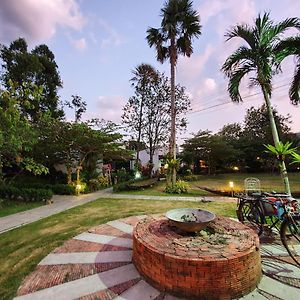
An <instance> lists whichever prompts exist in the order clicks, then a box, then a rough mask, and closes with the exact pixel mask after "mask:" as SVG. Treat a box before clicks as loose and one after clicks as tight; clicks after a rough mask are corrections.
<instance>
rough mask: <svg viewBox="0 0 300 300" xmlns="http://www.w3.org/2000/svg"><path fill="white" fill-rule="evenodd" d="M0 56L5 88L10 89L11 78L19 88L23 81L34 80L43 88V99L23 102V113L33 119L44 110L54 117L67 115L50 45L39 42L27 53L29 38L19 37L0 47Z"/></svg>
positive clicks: (31, 81)
mask: <svg viewBox="0 0 300 300" xmlns="http://www.w3.org/2000/svg"><path fill="white" fill-rule="evenodd" d="M0 58H1V60H2V72H3V73H2V76H1V77H2V81H3V84H4V86H5V88H6V89H9V88H10V84H9V81H12V82H13V83H14V85H15V88H17V89H22V84H23V83H27V84H30V83H34V84H36V85H37V86H41V87H43V91H42V94H41V99H39V100H38V99H31V104H32V105H31V106H30V107H28V106H24V105H23V103H22V102H21V103H20V105H21V106H20V107H21V110H22V113H23V114H24V115H27V117H28V118H30V119H31V120H32V121H34V122H36V121H38V120H39V118H40V117H41V115H42V114H43V113H45V112H48V113H50V115H51V116H52V117H54V118H61V117H63V116H64V112H63V110H62V108H61V107H60V106H59V97H58V89H59V88H60V87H62V81H61V79H60V75H59V72H58V67H57V64H56V62H55V57H54V54H53V53H52V51H51V50H50V49H49V48H48V46H47V45H39V46H37V47H35V48H34V49H33V50H32V51H31V52H28V46H27V43H26V41H25V40H24V39H22V38H19V39H17V40H15V41H13V42H12V43H11V44H10V45H9V47H7V46H4V45H2V46H1V47H0Z"/></svg>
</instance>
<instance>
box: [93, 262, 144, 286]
mask: <svg viewBox="0 0 300 300" xmlns="http://www.w3.org/2000/svg"><path fill="white" fill-rule="evenodd" d="M98 275H99V278H100V279H101V281H102V282H103V283H104V284H105V285H106V286H107V287H112V286H114V285H117V284H120V283H123V282H126V281H129V280H132V279H137V278H140V274H139V273H138V271H137V270H136V268H135V266H134V265H133V264H129V265H126V266H123V267H120V268H116V269H113V270H109V271H107V272H103V273H99V274H98Z"/></svg>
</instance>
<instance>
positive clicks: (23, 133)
mask: <svg viewBox="0 0 300 300" xmlns="http://www.w3.org/2000/svg"><path fill="white" fill-rule="evenodd" d="M40 92H41V89H40V88H38V87H37V86H35V85H34V84H30V85H27V84H25V83H23V84H22V90H21V91H20V90H18V89H15V87H14V85H13V84H12V82H10V89H9V90H0V176H1V179H2V178H3V174H2V167H3V166H6V167H11V166H17V167H19V168H21V169H26V170H28V171H31V172H33V173H34V174H41V173H47V172H48V170H47V168H44V167H43V165H40V164H37V163H36V162H35V161H34V160H33V159H30V158H29V157H27V156H26V155H27V153H28V152H29V151H30V150H31V149H32V147H33V145H34V144H35V143H37V140H38V133H37V131H36V129H35V127H34V126H33V125H32V124H31V123H30V122H29V120H28V119H27V118H25V117H24V116H23V115H22V114H21V112H20V110H19V107H20V99H22V101H23V105H28V106H30V103H31V100H32V99H39V97H40V95H39V93H40Z"/></svg>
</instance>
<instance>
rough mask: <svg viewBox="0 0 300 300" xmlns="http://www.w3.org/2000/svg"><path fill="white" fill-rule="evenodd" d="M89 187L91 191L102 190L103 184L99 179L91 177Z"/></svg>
mask: <svg viewBox="0 0 300 300" xmlns="http://www.w3.org/2000/svg"><path fill="white" fill-rule="evenodd" d="M88 188H89V191H90V192H95V191H98V190H100V188H101V184H100V182H99V181H98V179H90V180H89V182H88Z"/></svg>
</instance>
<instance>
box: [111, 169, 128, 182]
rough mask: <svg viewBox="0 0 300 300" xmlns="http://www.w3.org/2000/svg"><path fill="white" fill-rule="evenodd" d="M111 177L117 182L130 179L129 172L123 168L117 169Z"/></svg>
mask: <svg viewBox="0 0 300 300" xmlns="http://www.w3.org/2000/svg"><path fill="white" fill-rule="evenodd" d="M112 177H113V178H117V182H118V183H121V182H126V181H128V180H130V179H131V176H130V174H129V173H127V172H126V170H124V169H121V170H118V171H117V172H115V173H113V174H112Z"/></svg>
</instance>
